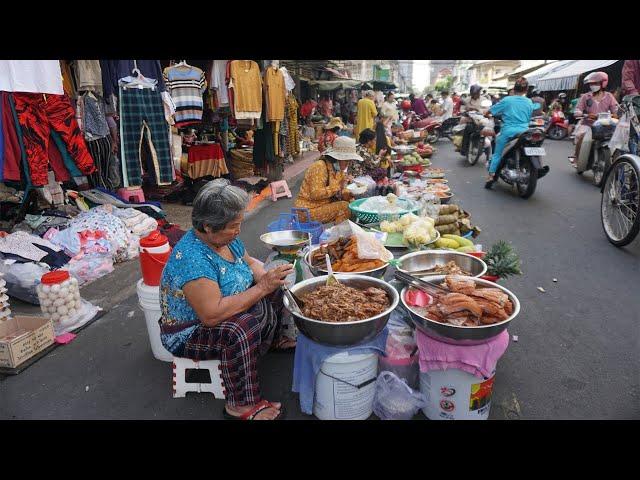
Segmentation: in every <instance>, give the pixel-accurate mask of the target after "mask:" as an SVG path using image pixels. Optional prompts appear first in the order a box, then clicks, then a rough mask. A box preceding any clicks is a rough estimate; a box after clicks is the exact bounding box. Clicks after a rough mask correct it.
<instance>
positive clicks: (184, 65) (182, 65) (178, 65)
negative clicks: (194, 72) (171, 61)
mask: <svg viewBox="0 0 640 480" xmlns="http://www.w3.org/2000/svg"><path fill="white" fill-rule="evenodd" d="M176 67H191V65H189V64H188V63H187V61H186V60H180V61H179V62H178V63H177V64H176Z"/></svg>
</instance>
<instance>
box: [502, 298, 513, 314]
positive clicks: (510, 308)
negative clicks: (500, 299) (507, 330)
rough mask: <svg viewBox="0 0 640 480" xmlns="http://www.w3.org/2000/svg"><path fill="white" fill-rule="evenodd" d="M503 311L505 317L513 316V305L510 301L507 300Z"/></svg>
mask: <svg viewBox="0 0 640 480" xmlns="http://www.w3.org/2000/svg"><path fill="white" fill-rule="evenodd" d="M504 311H505V312H506V313H507V315H509V316H511V315H513V303H511V300H507V301H506V302H505V304H504Z"/></svg>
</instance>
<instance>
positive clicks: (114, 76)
mask: <svg viewBox="0 0 640 480" xmlns="http://www.w3.org/2000/svg"><path fill="white" fill-rule="evenodd" d="M136 66H137V67H138V70H140V73H142V75H144V76H145V77H147V78H153V79H155V80H157V81H158V86H157V89H158V91H160V92H164V91H165V90H166V89H167V87H166V85H165V84H164V81H163V79H162V67H161V66H160V60H135V64H134V61H133V60H100V72H101V74H102V87H103V89H104V92H103V93H104V98H105V100H108V99H109V97H110V96H111V95H118V82H119V81H120V79H121V78H124V77H127V76H129V75H131V72H132V71H133V69H134V68H135V67H136Z"/></svg>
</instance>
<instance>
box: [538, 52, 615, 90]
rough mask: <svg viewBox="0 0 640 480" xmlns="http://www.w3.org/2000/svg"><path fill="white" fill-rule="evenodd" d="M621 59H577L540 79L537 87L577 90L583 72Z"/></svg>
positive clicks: (604, 66) (600, 67) (541, 88)
mask: <svg viewBox="0 0 640 480" xmlns="http://www.w3.org/2000/svg"><path fill="white" fill-rule="evenodd" d="M619 61H620V60H576V61H575V62H572V63H570V64H568V65H566V66H564V67H562V68H560V69H558V70H554V71H553V72H551V73H549V74H547V75H545V76H544V77H542V78H541V79H539V80H538V84H537V85H536V87H537V88H538V89H539V90H541V91H543V92H552V91H553V92H555V91H557V90H576V89H577V88H578V81H579V80H580V76H581V75H582V74H583V73H587V72H592V71H594V70H600V69H602V68H606V67H608V66H610V65H613V64H614V63H616V62H619Z"/></svg>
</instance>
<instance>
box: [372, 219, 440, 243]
mask: <svg viewBox="0 0 640 480" xmlns="http://www.w3.org/2000/svg"><path fill="white" fill-rule="evenodd" d="M434 223H435V222H434V220H433V219H432V218H429V217H418V216H417V215H414V214H413V213H408V214H406V215H403V216H402V217H400V220H396V221H395V222H387V221H384V222H381V223H380V230H382V231H383V232H386V233H402V238H403V241H404V243H405V244H406V245H408V246H411V247H416V248H420V247H422V246H423V245H427V244H429V243H431V242H432V241H433V239H434V238H436V237H437V236H438V235H437V233H436V229H435V227H434Z"/></svg>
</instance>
